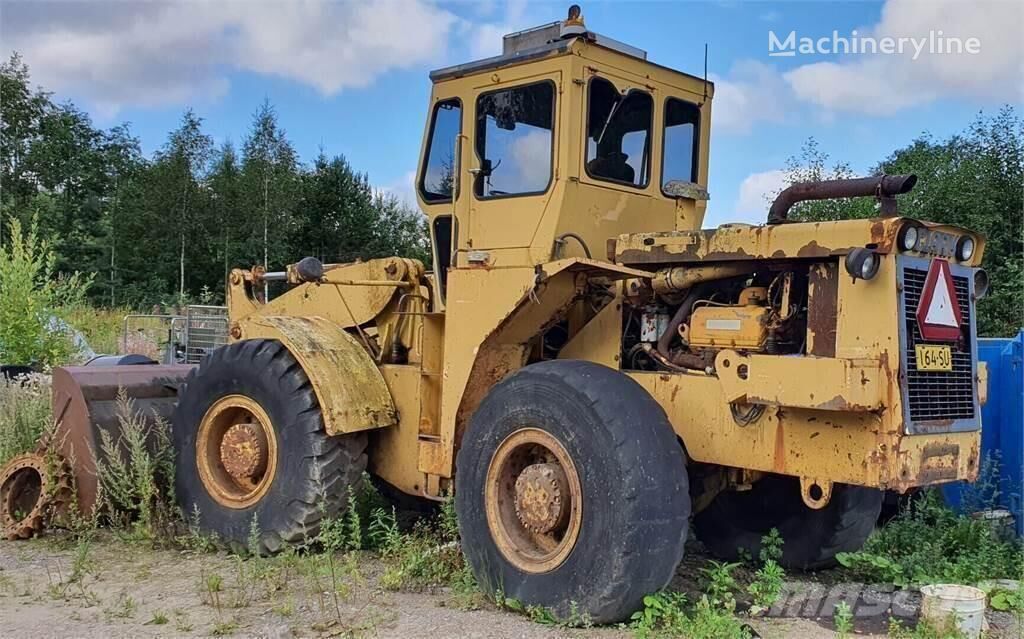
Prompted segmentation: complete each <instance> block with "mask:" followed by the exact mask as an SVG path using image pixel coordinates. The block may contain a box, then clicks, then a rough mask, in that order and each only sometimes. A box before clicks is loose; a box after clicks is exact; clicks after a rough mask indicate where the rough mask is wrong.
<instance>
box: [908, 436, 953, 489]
mask: <svg viewBox="0 0 1024 639" xmlns="http://www.w3.org/2000/svg"><path fill="white" fill-rule="evenodd" d="M959 462H960V446H959V445H957V444H951V443H940V442H936V443H933V444H927V445H926V446H925V447H924V448H922V449H921V470H920V471H919V472H918V474H917V479H918V483H921V484H933V483H936V482H941V481H951V480H955V479H956V478H957V468H958V466H959Z"/></svg>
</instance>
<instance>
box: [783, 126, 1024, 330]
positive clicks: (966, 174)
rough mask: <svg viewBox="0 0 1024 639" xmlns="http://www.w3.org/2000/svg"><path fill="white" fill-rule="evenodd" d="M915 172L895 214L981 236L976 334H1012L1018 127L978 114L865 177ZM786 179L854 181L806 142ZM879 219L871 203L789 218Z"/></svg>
mask: <svg viewBox="0 0 1024 639" xmlns="http://www.w3.org/2000/svg"><path fill="white" fill-rule="evenodd" d="M882 173H888V174H903V173H914V174H916V175H917V176H918V182H917V186H916V187H915V188H914V190H912V191H911V192H910V193H907V194H906V195H901V196H899V198H898V201H899V214H900V215H902V216H905V217H911V218H914V219H918V220H926V221H929V222H939V223H942V224H953V225H956V226H961V227H963V228H966V229H969V230H971V231H976V232H978V233H981V234H982V235H984V236H985V257H984V261H983V263H982V266H983V267H984V269H985V270H986V272H987V273H988V276H989V280H990V282H991V287H990V288H989V292H988V295H987V296H986V297H985V298H984V299H982V300H981V301H980V302H978V333H979V334H981V335H990V336H1009V335H1014V334H1016V333H1017V331H1018V330H1020V328H1021V326H1024V122H1022V120H1021V118H1020V116H1019V115H1018V114H1017V112H1016V110H1015V109H1014V108H1013V107H1012V106H1005V107H1003V108H1002V109H1000V110H999V111H998V112H996V113H995V114H992V115H985V114H979V115H978V116H977V117H976V118H975V120H974V121H973V122H971V123H970V124H969V125H968V126H967V127H966V128H965V129H964V130H963V131H961V132H960V133H957V134H955V135H952V136H950V137H949V138H947V139H936V138H935V136H933V135H929V134H924V135H921V136H919V137H918V138H916V139H915V140H913V141H912V142H910V144H908V145H907V146H905V147H903V148H901V149H898V150H896V151H894V152H893V153H892V155H890V156H889V157H888V158H886V159H884V160H882V161H881V162H879V163H878V164H877V165H876V166H875V167H873V168H872V169H871V171H869V175H879V174H882ZM786 174H787V175H786V177H787V180H786V181H787V182H788V183H790V184H792V183H795V182H807V181H818V180H830V179H838V178H849V177H859V176H857V175H856V174H855V173H854V171H853V170H852V169H851V168H850V165H849V164H847V163H844V162H841V161H840V162H836V163H834V164H830V158H829V156H828V155H827V154H826V153H824V152H823V151H822V150H821V149H820V148H819V147H818V145H817V143H816V142H815V141H814V140H813V139H810V140H808V141H807V142H806V143H805V144H804V146H803V148H802V149H801V151H800V153H799V154H798V155H796V156H793V157H791V158H790V159H789V161H788V162H787V167H786ZM876 215H878V213H877V209H876V206H875V203H874V201H873V200H872V199H871V198H857V199H851V200H823V201H818V202H803V203H800V204H798V205H796V206H794V207H793V211H792V213H791V215H790V217H792V218H794V219H799V220H837V219H853V218H864V217H874V216H876Z"/></svg>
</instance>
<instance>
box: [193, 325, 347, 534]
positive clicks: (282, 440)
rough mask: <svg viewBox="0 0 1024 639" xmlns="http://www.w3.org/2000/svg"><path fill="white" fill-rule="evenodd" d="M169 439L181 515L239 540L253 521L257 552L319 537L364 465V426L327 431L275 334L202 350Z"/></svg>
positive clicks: (314, 400) (295, 364) (303, 378)
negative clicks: (348, 430)
mask: <svg viewBox="0 0 1024 639" xmlns="http://www.w3.org/2000/svg"><path fill="white" fill-rule="evenodd" d="M173 438H174V449H175V461H176V467H177V471H176V481H175V490H176V496H177V498H178V501H179V503H180V504H181V508H182V511H183V513H184V515H185V517H186V518H191V517H193V516H194V514H195V513H198V519H199V522H198V523H199V526H200V528H201V529H202V530H204V531H206V532H212V533H215V534H216V535H217V537H218V538H219V539H221V540H222V541H224V542H225V543H226V544H227V545H228V546H229V547H232V548H235V549H241V548H246V546H247V545H248V544H249V542H250V540H249V537H250V533H251V531H253V530H254V523H255V527H256V528H258V530H259V542H258V545H259V548H258V549H256V550H258V551H259V552H261V553H268V552H277V551H278V550H280V549H281V548H282V547H284V545H286V544H291V543H300V542H302V541H304V540H306V539H311V538H313V537H315V536H316V535H317V533H318V532H319V528H320V521H321V520H322V519H323V518H324V516H328V517H330V516H334V515H337V514H338V513H339V512H341V510H342V509H343V508H344V506H345V504H346V503H347V500H348V495H349V490H350V488H351V487H353V486H355V485H356V482H358V481H359V479H360V476H361V475H362V472H363V470H364V469H365V468H366V436H365V434H363V433H356V434H352V435H343V436H338V437H331V436H329V435H327V433H326V431H325V430H324V424H323V418H322V417H321V413H320V406H319V404H318V402H317V398H316V394H315V393H314V392H313V388H312V386H311V385H310V382H309V379H308V378H307V377H306V373H305V372H304V371H303V370H302V367H301V366H300V365H299V363H298V362H297V361H296V360H295V358H294V357H293V356H292V354H291V353H290V352H288V350H287V349H286V348H285V347H284V345H282V344H281V343H280V342H278V341H276V340H263V339H256V340H246V341H242V342H236V343H234V344H230V345H228V346H223V347H221V348H218V349H217V350H215V351H213V352H212V353H211V354H210V355H208V356H207V357H206V358H205V359H204V360H203V362H202V363H201V364H200V365H199V367H198V368H197V369H196V370H194V371H193V372H192V373H191V374H190V375H189V377H188V378H187V379H186V381H185V383H184V384H183V385H182V386H181V388H180V389H179V399H178V406H177V408H176V409H175V411H174V418H173Z"/></svg>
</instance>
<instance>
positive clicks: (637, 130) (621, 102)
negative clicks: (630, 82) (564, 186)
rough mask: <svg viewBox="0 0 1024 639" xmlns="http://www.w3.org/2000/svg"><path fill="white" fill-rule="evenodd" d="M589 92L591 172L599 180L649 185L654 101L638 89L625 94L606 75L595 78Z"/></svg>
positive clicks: (588, 170)
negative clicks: (604, 77)
mask: <svg viewBox="0 0 1024 639" xmlns="http://www.w3.org/2000/svg"><path fill="white" fill-rule="evenodd" d="M588 93H589V98H588V103H589V105H588V111H587V164H586V168H587V173H588V174H589V175H590V177H592V178H597V179H599V180H608V181H611V182H620V183H623V184H628V185H630V186H636V187H641V188H642V187H645V186H647V182H648V176H649V175H650V167H651V124H652V120H653V118H654V100H653V99H652V98H651V96H650V94H647V93H644V92H643V91H637V90H632V91H629V92H628V93H626V94H625V95H623V94H621V93H619V92H618V90H617V89H616V88H615V85H614V84H612V83H611V82H609V81H608V80H605V79H603V78H593V79H592V80H591V81H590V90H589V92H588Z"/></svg>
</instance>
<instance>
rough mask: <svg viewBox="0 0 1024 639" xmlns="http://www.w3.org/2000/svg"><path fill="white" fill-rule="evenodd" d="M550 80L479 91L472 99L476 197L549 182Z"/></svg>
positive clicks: (537, 188) (527, 190)
mask: <svg viewBox="0 0 1024 639" xmlns="http://www.w3.org/2000/svg"><path fill="white" fill-rule="evenodd" d="M554 122H555V85H554V83H552V82H541V83H539V84H530V85H526V86H521V87H514V88H511V89H502V90H500V91H493V92H491V93H485V94H483V95H481V96H480V97H479V98H477V101H476V153H477V155H478V156H479V158H480V170H479V172H478V173H477V177H476V184H475V185H474V188H475V191H476V194H477V196H478V197H482V198H486V197H499V196H507V195H526V194H531V193H543V192H544V191H546V190H547V189H548V185H549V184H550V183H551V161H552V157H551V153H552V145H553V140H554V128H555V127H554Z"/></svg>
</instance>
